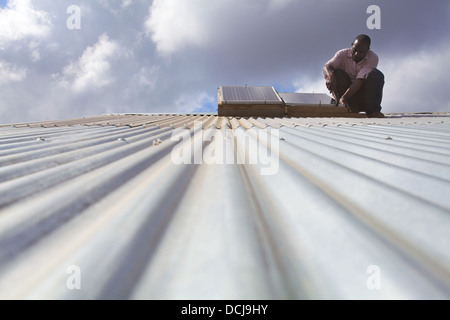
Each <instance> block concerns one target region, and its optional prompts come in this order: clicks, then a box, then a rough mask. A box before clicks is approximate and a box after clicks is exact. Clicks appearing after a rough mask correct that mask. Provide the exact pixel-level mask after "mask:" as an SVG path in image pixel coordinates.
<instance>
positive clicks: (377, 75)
mask: <svg viewBox="0 0 450 320" xmlns="http://www.w3.org/2000/svg"><path fill="white" fill-rule="evenodd" d="M366 80H368V81H374V82H377V83H384V74H383V72H381V71H380V70H378V69H373V70H371V71H369V72H368V73H367V74H366Z"/></svg>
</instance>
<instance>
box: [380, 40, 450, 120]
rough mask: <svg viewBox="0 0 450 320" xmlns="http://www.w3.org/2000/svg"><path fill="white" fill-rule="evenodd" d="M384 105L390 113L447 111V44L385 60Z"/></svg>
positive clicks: (449, 46)
mask: <svg viewBox="0 0 450 320" xmlns="http://www.w3.org/2000/svg"><path fill="white" fill-rule="evenodd" d="M385 60H387V61H388V62H387V63H386V64H385V65H384V66H381V67H380V69H381V68H383V69H382V71H383V73H384V74H385V87H384V97H383V101H384V105H385V106H386V108H387V110H389V111H391V112H420V111H436V110H439V111H447V112H448V111H450V101H449V94H448V88H447V87H448V85H447V84H448V69H447V65H448V62H449V61H450V43H446V44H444V45H442V46H440V47H439V46H438V47H435V48H434V49H433V50H425V51H419V52H415V53H411V54H410V55H405V56H402V57H398V58H392V59H389V60H388V59H385Z"/></svg>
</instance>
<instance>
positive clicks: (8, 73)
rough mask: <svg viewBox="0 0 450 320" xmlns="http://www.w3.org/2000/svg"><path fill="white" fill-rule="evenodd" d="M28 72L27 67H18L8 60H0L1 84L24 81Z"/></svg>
mask: <svg viewBox="0 0 450 320" xmlns="http://www.w3.org/2000/svg"><path fill="white" fill-rule="evenodd" d="M26 74H27V70H26V69H24V68H17V67H15V66H13V65H11V64H10V63H8V62H6V61H2V60H0V75H1V77H0V84H6V83H10V82H19V81H22V80H23V79H25V77H26Z"/></svg>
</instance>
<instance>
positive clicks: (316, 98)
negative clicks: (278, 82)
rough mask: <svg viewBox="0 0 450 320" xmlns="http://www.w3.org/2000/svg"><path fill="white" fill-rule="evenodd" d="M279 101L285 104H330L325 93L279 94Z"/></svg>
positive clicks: (329, 98)
mask: <svg viewBox="0 0 450 320" xmlns="http://www.w3.org/2000/svg"><path fill="white" fill-rule="evenodd" d="M279 95H280V97H281V99H283V101H284V102H285V103H286V104H290V105H302V104H332V98H331V97H330V96H329V95H327V94H325V93H299V92H295V93H291V92H282V93H279Z"/></svg>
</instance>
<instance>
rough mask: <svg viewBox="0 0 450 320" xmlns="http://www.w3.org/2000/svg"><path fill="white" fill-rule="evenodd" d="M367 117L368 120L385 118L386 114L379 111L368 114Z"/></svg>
mask: <svg viewBox="0 0 450 320" xmlns="http://www.w3.org/2000/svg"><path fill="white" fill-rule="evenodd" d="M366 116H367V118H384V114H382V113H381V112H379V111H377V112H372V113H367V114H366Z"/></svg>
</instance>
